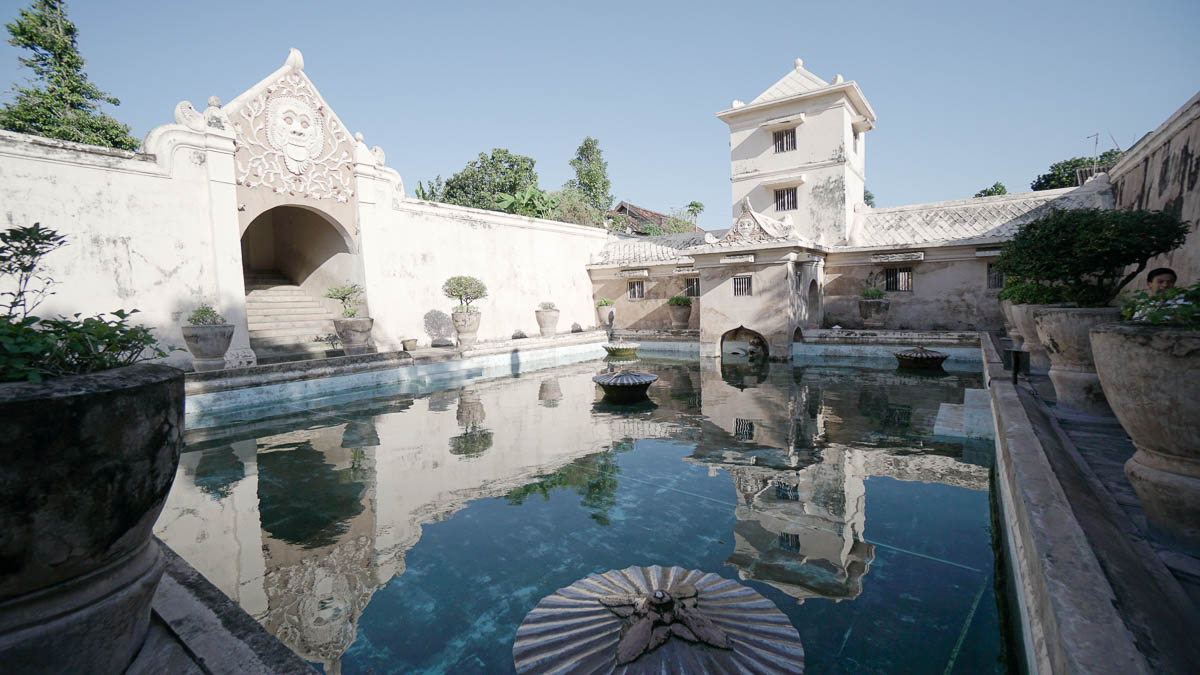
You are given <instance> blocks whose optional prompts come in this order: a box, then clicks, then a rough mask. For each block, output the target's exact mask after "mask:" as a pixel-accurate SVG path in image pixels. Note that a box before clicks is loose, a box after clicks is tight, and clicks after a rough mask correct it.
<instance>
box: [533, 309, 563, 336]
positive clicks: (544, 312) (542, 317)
mask: <svg viewBox="0 0 1200 675" xmlns="http://www.w3.org/2000/svg"><path fill="white" fill-rule="evenodd" d="M533 313H534V314H536V315H537V322H538V330H540V331H541V332H542V335H554V334H555V333H557V332H558V310H557V309H538V310H534V312H533Z"/></svg>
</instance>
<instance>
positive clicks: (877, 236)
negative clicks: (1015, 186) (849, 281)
mask: <svg viewBox="0 0 1200 675" xmlns="http://www.w3.org/2000/svg"><path fill="white" fill-rule="evenodd" d="M1089 207H1090V208H1112V207H1113V199H1112V191H1111V189H1110V186H1109V184H1108V178H1107V176H1101V177H1098V178H1097V179H1096V180H1093V181H1090V182H1089V183H1088V184H1087V185H1085V186H1083V187H1081V188H1065V189H1062V190H1043V191H1040V192H1023V193H1018V194H1011V195H1000V196H997V197H977V198H974V199H958V200H954V201H945V202H932V203H928V204H912V205H909V206H896V207H891V208H885V209H868V210H867V211H865V212H861V213H858V214H857V215H856V217H855V219H854V223H853V224H852V226H851V227H850V230H849V233H848V237H847V241H846V243H845V246H847V247H851V248H870V247H880V246H904V247H915V246H928V245H933V244H941V245H945V244H973V243H989V242H996V241H1002V240H1004V239H1007V238H1009V237H1011V236H1012V235H1013V234H1015V233H1016V231H1017V228H1018V227H1020V226H1021V225H1023V224H1025V223H1027V222H1029V221H1031V220H1035V219H1037V218H1039V217H1041V216H1042V215H1044V214H1045V213H1046V212H1047V211H1049V210H1051V209H1079V208H1089Z"/></svg>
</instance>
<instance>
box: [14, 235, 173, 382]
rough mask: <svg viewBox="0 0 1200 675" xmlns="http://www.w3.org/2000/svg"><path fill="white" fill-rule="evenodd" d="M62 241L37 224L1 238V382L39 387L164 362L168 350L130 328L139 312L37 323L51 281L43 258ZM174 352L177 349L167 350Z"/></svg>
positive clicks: (149, 335)
mask: <svg viewBox="0 0 1200 675" xmlns="http://www.w3.org/2000/svg"><path fill="white" fill-rule="evenodd" d="M65 242H66V237H64V236H61V235H59V234H58V232H55V231H54V230H51V229H47V228H43V227H42V226H41V224H40V223H34V224H33V225H32V226H30V227H12V228H9V229H8V230H6V231H4V232H3V233H0V278H2V277H13V278H14V281H15V289H16V290H13V291H10V292H6V293H5V294H4V295H6V296H8V297H9V303H8V308H7V311H6V312H5V315H4V317H3V321H0V382H16V381H20V380H26V381H29V382H41V381H42V380H43V379H44V378H46V377H56V376H61V375H78V374H82V373H92V372H95V371H98V370H108V369H109V368H119V367H121V366H128V365H132V364H134V363H137V362H138V361H143V360H146V359H152V358H162V357H164V356H166V355H167V353H168V352H167V351H166V350H163V349H161V348H160V347H159V346H158V340H156V339H155V338H154V334H153V333H152V332H151V331H150V329H149V328H146V327H145V326H136V325H130V324H129V322H128V321H127V319H128V317H129V316H130V315H132V314H135V313H136V312H137V310H136V309H135V310H131V311H129V312H125V311H124V310H117V311H115V312H113V313H112V316H113V317H115V318H113V319H105V318H104V315H103V314H100V315H97V316H94V317H88V318H86V319H80V318H79V317H80V315H79V314H76V315H75V318H73V319H68V318H66V317H61V316H60V317H59V318H57V319H41V318H38V317H36V316H33V315H31V314H30V313H29V312H31V311H33V309H34V308H35V307H37V306H38V304H40V303H41V301H42V300H43V299H44V298H45V296H47V295H52V294H53V293H51V292H50V291H49V290H48V289H49V287H50V285H51V284H53V283H54V280H53V279H51V278H49V277H48V276H45V275H44V274H43V273H42V270H41V260H42V258H43V257H44V256H45V255H46V254H48V253H50V252H51V251H54V250H56V249H58V248H59V247H61V246H63V245H64V243H65ZM170 349H171V350H172V351H173V350H176V349H178V347H172V348H170Z"/></svg>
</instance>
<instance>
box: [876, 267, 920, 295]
mask: <svg viewBox="0 0 1200 675" xmlns="http://www.w3.org/2000/svg"><path fill="white" fill-rule="evenodd" d="M883 274H884V276H883V280H884V285H883V289H884V290H885V291H909V292H911V291H912V289H913V276H912V268H911V267H889V268H887V269H886V270H884V271H883Z"/></svg>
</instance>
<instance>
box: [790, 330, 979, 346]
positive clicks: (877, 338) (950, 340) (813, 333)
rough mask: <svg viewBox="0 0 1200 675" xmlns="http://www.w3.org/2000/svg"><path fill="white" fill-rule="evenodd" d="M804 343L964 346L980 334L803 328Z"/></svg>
mask: <svg viewBox="0 0 1200 675" xmlns="http://www.w3.org/2000/svg"><path fill="white" fill-rule="evenodd" d="M800 339H801V341H802V342H804V343H805V344H871V345H908V346H911V345H923V346H928V345H962V346H976V345H979V344H980V333H977V332H972V331H920V330H869V329H865V328H841V329H837V330H835V329H832V328H808V329H801V336H800Z"/></svg>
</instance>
